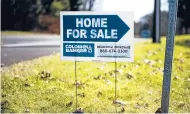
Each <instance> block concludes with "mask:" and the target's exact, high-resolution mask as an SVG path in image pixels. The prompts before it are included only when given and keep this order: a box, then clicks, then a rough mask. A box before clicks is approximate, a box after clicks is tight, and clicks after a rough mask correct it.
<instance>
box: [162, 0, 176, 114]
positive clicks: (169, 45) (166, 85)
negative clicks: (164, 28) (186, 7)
mask: <svg viewBox="0 0 190 114" xmlns="http://www.w3.org/2000/svg"><path fill="white" fill-rule="evenodd" d="M177 4H178V0H169V12H168V13H169V18H168V35H167V39H166V51H165V62H164V77H163V87H162V101H161V111H162V113H168V109H169V98H170V97H169V96H170V84H171V72H172V60H173V48H174V37H175V29H176V20H177Z"/></svg>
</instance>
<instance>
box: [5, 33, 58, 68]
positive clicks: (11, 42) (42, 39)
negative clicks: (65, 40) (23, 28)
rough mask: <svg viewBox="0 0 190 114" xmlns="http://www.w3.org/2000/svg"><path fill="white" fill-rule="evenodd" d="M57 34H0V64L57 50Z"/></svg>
mask: <svg viewBox="0 0 190 114" xmlns="http://www.w3.org/2000/svg"><path fill="white" fill-rule="evenodd" d="M59 39H60V36H58V35H22V36H21V35H2V36H1V42H2V43H1V64H2V66H8V65H11V64H13V63H18V62H21V61H25V60H31V59H34V58H38V57H42V56H47V55H50V54H53V53H56V52H59V45H60V41H59Z"/></svg>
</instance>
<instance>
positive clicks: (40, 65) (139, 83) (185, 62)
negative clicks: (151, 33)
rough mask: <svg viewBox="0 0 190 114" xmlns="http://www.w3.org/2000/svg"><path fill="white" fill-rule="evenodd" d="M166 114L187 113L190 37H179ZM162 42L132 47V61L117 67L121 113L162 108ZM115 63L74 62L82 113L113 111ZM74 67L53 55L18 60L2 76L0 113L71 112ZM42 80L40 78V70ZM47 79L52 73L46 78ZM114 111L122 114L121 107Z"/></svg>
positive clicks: (189, 101)
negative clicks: (133, 55) (44, 74)
mask: <svg viewBox="0 0 190 114" xmlns="http://www.w3.org/2000/svg"><path fill="white" fill-rule="evenodd" d="M175 40H176V43H175V44H176V45H175V50H174V60H173V72H172V85H171V96H170V109H169V110H170V112H190V67H189V66H190V47H189V46H190V44H189V41H190V35H186V36H185V35H184V36H177V38H176V39H175ZM164 53H165V38H163V39H162V44H152V43H151V41H148V42H141V43H137V44H135V61H134V62H133V63H127V62H126V63H117V69H118V71H119V72H118V73H117V99H118V100H121V101H123V102H125V105H124V106H123V107H124V109H125V112H155V111H156V110H157V109H158V108H159V107H160V101H161V92H162V77H163V67H164ZM114 65H115V63H103V62H77V67H76V68H77V72H76V74H77V79H78V107H81V108H82V110H83V111H84V112H115V104H113V101H114V99H115V71H114V69H115V66H114ZM74 69H75V63H74V62H71V61H70V62H69V61H60V55H59V54H55V55H51V56H47V57H42V58H39V59H35V60H32V61H26V62H21V63H18V64H15V65H12V66H11V67H9V68H3V69H2V71H1V73H2V77H1V83H2V90H1V107H2V112H18V113H21V112H36V113H38V112H73V111H74V110H75V103H76V102H75V101H76V99H75V98H76V97H75V72H74V71H75V70H74ZM43 71H44V72H49V73H46V74H47V75H46V76H42V72H43ZM48 75H50V76H49V77H48ZM116 109H117V111H118V112H121V109H122V106H121V105H119V104H117V105H116Z"/></svg>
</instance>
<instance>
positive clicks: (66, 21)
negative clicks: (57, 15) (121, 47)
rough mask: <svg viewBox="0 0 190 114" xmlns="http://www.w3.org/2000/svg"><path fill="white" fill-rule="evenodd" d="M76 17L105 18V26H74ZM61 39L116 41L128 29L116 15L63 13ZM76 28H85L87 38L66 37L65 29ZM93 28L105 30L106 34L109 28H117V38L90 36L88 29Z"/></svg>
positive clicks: (109, 32)
mask: <svg viewBox="0 0 190 114" xmlns="http://www.w3.org/2000/svg"><path fill="white" fill-rule="evenodd" d="M76 18H83V19H85V18H89V19H92V18H95V19H97V18H107V27H84V26H83V27H76ZM62 21H63V25H62V26H63V40H64V41H84V42H118V41H119V40H120V39H121V38H122V37H123V36H124V35H125V34H126V33H127V32H128V31H129V29H130V28H129V27H128V25H127V24H126V23H125V22H123V20H122V19H121V18H120V17H119V16H118V15H63V20H62ZM68 29H71V30H74V29H77V30H81V29H83V30H85V31H87V33H86V36H87V38H83V37H78V38H73V37H69V38H67V30H68ZM92 29H94V30H96V31H99V30H100V29H101V30H103V31H105V30H106V31H107V33H108V34H111V30H113V29H116V30H117V38H116V39H114V38H113V39H112V38H110V39H106V38H91V37H90V31H91V30H92Z"/></svg>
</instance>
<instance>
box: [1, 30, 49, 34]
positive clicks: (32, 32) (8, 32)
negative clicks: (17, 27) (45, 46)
mask: <svg viewBox="0 0 190 114" xmlns="http://www.w3.org/2000/svg"><path fill="white" fill-rule="evenodd" d="M35 34H48V33H45V32H44V33H43V32H34V31H31V32H28V31H1V35H35Z"/></svg>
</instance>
